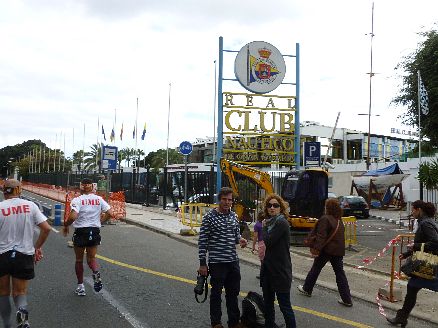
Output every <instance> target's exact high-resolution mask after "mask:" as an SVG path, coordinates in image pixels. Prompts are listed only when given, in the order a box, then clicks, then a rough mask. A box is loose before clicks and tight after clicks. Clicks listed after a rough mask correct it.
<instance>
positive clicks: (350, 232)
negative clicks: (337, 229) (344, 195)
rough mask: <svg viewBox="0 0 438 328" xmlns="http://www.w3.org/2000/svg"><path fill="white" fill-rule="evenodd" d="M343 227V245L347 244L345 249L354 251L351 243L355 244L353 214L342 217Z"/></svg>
mask: <svg viewBox="0 0 438 328" xmlns="http://www.w3.org/2000/svg"><path fill="white" fill-rule="evenodd" d="M342 222H344V227H345V245H348V247H347V249H348V250H350V251H355V249H353V247H352V245H356V244H357V219H356V218H355V217H354V216H345V217H342Z"/></svg>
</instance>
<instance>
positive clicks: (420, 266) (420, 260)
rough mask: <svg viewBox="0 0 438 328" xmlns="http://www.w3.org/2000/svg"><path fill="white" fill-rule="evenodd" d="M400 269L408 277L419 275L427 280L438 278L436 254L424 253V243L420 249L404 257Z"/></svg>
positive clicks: (437, 258) (437, 257) (437, 256)
mask: <svg viewBox="0 0 438 328" xmlns="http://www.w3.org/2000/svg"><path fill="white" fill-rule="evenodd" d="M400 270H401V271H402V272H403V273H404V274H405V275H407V276H408V277H414V276H415V277H420V278H423V279H427V280H434V279H437V278H438V255H434V254H430V253H426V252H425V251H424V243H422V244H421V250H420V251H417V252H414V253H413V254H412V256H410V257H408V258H407V259H406V262H405V263H404V264H403V265H402V266H401V267H400Z"/></svg>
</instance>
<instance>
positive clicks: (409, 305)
mask: <svg viewBox="0 0 438 328" xmlns="http://www.w3.org/2000/svg"><path fill="white" fill-rule="evenodd" d="M435 213H436V209H435V206H434V205H433V204H432V203H426V202H423V201H422V200H416V201H415V202H413V203H412V215H413V216H414V218H415V219H417V220H418V228H417V231H416V232H415V237H414V245H413V247H412V249H411V250H409V251H407V252H405V253H403V254H400V259H406V258H408V257H409V256H411V255H412V254H413V252H414V251H418V250H420V249H421V244H423V243H424V251H426V252H428V253H433V254H436V255H438V225H437V224H436V222H435V220H434V216H435ZM422 288H427V289H429V290H432V291H435V292H438V277H436V278H435V279H433V280H428V279H423V278H420V277H416V276H413V277H412V278H410V279H409V282H408V287H407V292H406V297H405V301H404V303H403V307H402V308H401V309H400V310H398V311H397V315H396V316H395V317H394V318H388V317H387V318H386V320H388V322H390V323H391V324H392V325H401V327H406V325H407V324H408V317H409V314H410V313H411V311H412V309H413V308H414V306H415V303H416V302H417V294H418V292H419V291H420V290H421V289H422Z"/></svg>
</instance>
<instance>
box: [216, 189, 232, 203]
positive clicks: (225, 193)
mask: <svg viewBox="0 0 438 328" xmlns="http://www.w3.org/2000/svg"><path fill="white" fill-rule="evenodd" d="M229 194H233V197H234V192H233V189H231V188H230V187H222V188H221V190H220V191H219V194H218V195H217V199H218V200H219V201H220V200H221V198H222V196H225V195H229Z"/></svg>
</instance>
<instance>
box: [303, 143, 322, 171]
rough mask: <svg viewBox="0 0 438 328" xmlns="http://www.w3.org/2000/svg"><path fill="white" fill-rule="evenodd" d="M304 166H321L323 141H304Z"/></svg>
mask: <svg viewBox="0 0 438 328" xmlns="http://www.w3.org/2000/svg"><path fill="white" fill-rule="evenodd" d="M304 166H321V143H320V142H316V141H314V142H305V143H304Z"/></svg>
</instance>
